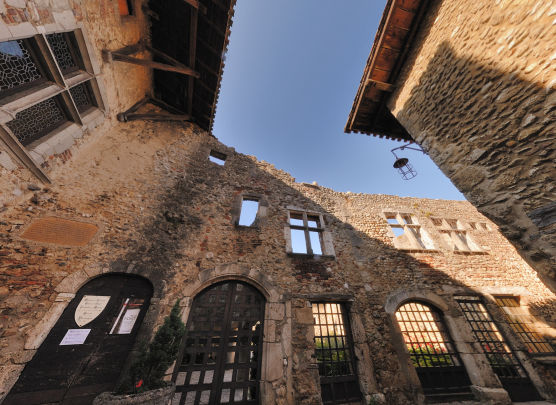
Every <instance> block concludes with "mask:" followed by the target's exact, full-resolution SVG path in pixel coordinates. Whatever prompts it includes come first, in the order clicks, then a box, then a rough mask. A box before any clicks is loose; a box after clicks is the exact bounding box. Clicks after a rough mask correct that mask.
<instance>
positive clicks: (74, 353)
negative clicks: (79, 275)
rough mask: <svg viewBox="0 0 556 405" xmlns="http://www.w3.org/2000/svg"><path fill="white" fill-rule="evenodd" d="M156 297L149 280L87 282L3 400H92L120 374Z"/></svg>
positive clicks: (12, 404) (9, 404) (12, 403)
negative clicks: (153, 298) (151, 300)
mask: <svg viewBox="0 0 556 405" xmlns="http://www.w3.org/2000/svg"><path fill="white" fill-rule="evenodd" d="M151 296H152V287H151V284H150V283H149V282H148V281H147V280H145V279H143V278H139V277H134V276H130V275H116V274H111V275H105V276H101V277H99V278H96V279H94V280H91V281H90V282H89V283H87V284H86V285H85V286H83V287H82V288H81V289H80V290H79V292H78V293H77V294H76V296H75V298H74V299H73V300H72V301H71V302H70V303H69V305H68V306H67V308H66V309H65V311H64V313H63V314H62V316H61V317H60V319H58V322H57V323H56V325H54V327H53V328H52V330H51V331H50V333H49V334H48V336H47V337H46V339H45V340H44V342H43V343H42V345H41V346H40V348H39V350H38V351H37V353H36V354H35V356H34V357H33V359H32V360H31V361H30V362H29V363H28V364H27V366H26V367H25V369H24V370H23V372H22V374H21V376H20V377H19V380H18V381H17V382H16V384H15V385H14V387H13V388H12V390H11V391H10V393H9V394H8V396H7V397H6V399H5V400H4V402H3V405H16V404H17V405H21V404H26V405H34V404H64V405H65V404H67V405H69V404H71V405H75V404H80V405H82V404H83V405H85V404H90V403H91V402H92V400H93V398H94V397H95V396H97V395H98V394H99V393H101V392H104V391H111V390H113V389H114V388H115V384H116V382H117V380H118V378H119V377H120V373H121V370H122V366H123V365H124V363H125V361H126V359H127V356H128V354H129V351H130V350H131V348H132V346H133V343H134V342H135V336H136V335H137V330H138V329H139V326H140V325H141V321H142V320H143V317H144V316H145V313H146V311H147V308H148V307H149V302H150V299H151Z"/></svg>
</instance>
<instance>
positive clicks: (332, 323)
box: [313, 302, 361, 404]
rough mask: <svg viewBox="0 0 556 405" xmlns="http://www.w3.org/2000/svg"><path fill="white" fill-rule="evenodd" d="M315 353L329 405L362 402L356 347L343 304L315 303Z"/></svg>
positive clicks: (323, 399) (324, 398)
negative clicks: (354, 349)
mask: <svg viewBox="0 0 556 405" xmlns="http://www.w3.org/2000/svg"><path fill="white" fill-rule="evenodd" d="M313 318H314V320H315V327H314V328H315V353H316V357H317V362H318V366H319V374H320V383H321V394H322V401H323V403H325V404H336V403H345V402H349V401H357V400H358V399H359V398H361V392H360V390H359V384H358V381H357V375H356V374H355V366H354V361H353V360H354V355H353V344H352V341H351V333H350V331H349V324H348V322H347V317H346V315H345V310H344V307H343V305H342V304H340V303H330V302H319V303H313Z"/></svg>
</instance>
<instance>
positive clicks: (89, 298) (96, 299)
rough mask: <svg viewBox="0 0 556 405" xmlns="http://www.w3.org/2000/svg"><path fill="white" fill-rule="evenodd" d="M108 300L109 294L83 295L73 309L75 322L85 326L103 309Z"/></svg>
mask: <svg viewBox="0 0 556 405" xmlns="http://www.w3.org/2000/svg"><path fill="white" fill-rule="evenodd" d="M108 301H110V296H109V295H84V296H83V298H81V301H80V302H79V305H78V306H77V308H76V310H75V316H74V318H75V323H76V324H77V326H79V327H81V326H85V325H87V324H88V323H89V322H91V321H92V320H93V319H95V318H96V317H97V316H99V315H100V314H101V312H102V311H104V308H106V304H108Z"/></svg>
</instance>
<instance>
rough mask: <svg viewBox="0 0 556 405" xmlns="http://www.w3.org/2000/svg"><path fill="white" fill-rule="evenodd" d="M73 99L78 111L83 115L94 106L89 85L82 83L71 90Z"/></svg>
mask: <svg viewBox="0 0 556 405" xmlns="http://www.w3.org/2000/svg"><path fill="white" fill-rule="evenodd" d="M70 94H71V98H72V99H73V101H74V102H75V106H76V107H77V110H78V111H79V112H80V113H82V112H84V111H87V110H88V109H89V108H91V107H92V106H93V102H92V97H91V92H90V89H89V85H88V83H81V84H78V85H77V86H74V87H72V88H71V89H70Z"/></svg>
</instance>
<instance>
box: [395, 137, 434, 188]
mask: <svg viewBox="0 0 556 405" xmlns="http://www.w3.org/2000/svg"><path fill="white" fill-rule="evenodd" d="M411 145H417V144H414V143H413V142H409V143H408V144H407V145H402V146H398V147H397V148H394V149H392V150H391V151H390V152H392V154H393V155H394V157H395V158H396V161H395V162H394V169H396V170H397V171H398V173H400V174H401V175H402V178H403V179H404V180H410V179H412V178H414V177H415V176H417V171H415V169H414V168H413V166H412V165H410V164H409V159H408V158H404V157H398V155H396V152H394V151H395V150H398V149H399V150H404V149H411V150H416V151H418V152H423V153H424V154H425V155H426V152H425V151H424V150H423V148H421V146H419V145H417V147H412V146H411Z"/></svg>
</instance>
